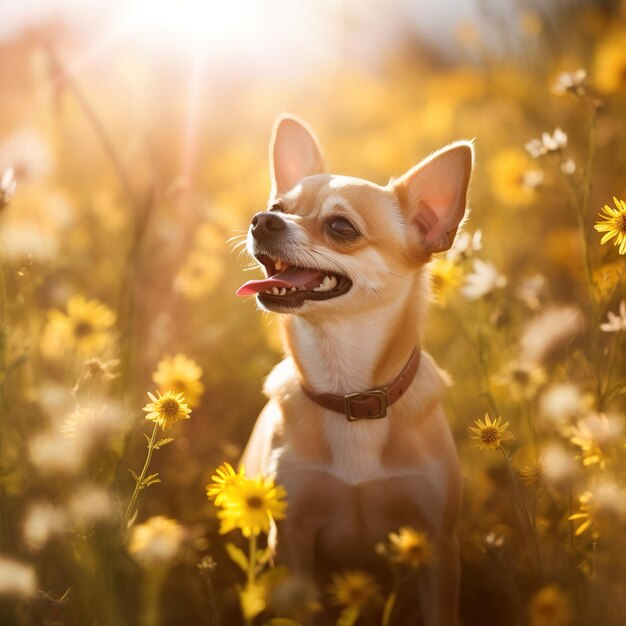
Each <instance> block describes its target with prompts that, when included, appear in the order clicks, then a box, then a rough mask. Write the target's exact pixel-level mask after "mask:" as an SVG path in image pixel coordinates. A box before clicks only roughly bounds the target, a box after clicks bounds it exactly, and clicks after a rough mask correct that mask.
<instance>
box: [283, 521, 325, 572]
mask: <svg viewBox="0 0 626 626" xmlns="http://www.w3.org/2000/svg"><path fill="white" fill-rule="evenodd" d="M316 535H317V526H316V525H315V524H314V523H312V521H311V520H307V519H306V518H304V516H298V515H297V514H294V515H291V517H289V516H288V517H287V519H285V520H283V521H282V522H280V524H279V525H278V537H277V546H276V560H277V562H278V563H279V564H281V565H285V566H287V568H288V569H289V570H290V572H292V573H293V574H297V575H303V576H307V575H310V574H311V572H312V571H313V564H314V557H315V554H314V548H315V537H316Z"/></svg>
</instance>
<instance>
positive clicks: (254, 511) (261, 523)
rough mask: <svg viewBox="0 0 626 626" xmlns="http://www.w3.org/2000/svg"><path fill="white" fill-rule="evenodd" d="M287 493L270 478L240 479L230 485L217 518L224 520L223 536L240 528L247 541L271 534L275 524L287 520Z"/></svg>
mask: <svg viewBox="0 0 626 626" xmlns="http://www.w3.org/2000/svg"><path fill="white" fill-rule="evenodd" d="M286 495H287V494H286V492H285V489H284V488H283V487H281V486H280V485H276V484H274V479H273V478H272V477H271V476H268V477H266V478H264V477H262V476H257V477H256V478H247V477H245V476H241V477H238V478H237V479H236V480H234V481H232V479H231V483H229V486H228V492H227V495H226V494H225V496H224V498H223V500H222V502H221V506H222V510H221V511H219V512H218V514H217V516H218V518H219V519H221V520H222V523H221V526H220V533H221V534H225V533H228V532H230V531H231V530H234V529H235V528H239V529H240V530H241V532H242V533H243V535H244V537H251V536H255V537H256V536H257V535H259V534H260V533H262V532H263V533H268V532H269V529H270V523H271V522H272V521H273V520H278V519H283V518H284V517H285V509H286V508H287V503H286V502H285V497H286Z"/></svg>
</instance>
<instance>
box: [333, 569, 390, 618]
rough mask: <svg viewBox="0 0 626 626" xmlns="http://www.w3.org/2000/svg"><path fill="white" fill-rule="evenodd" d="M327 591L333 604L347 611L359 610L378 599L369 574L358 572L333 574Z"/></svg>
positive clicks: (376, 587)
mask: <svg viewBox="0 0 626 626" xmlns="http://www.w3.org/2000/svg"><path fill="white" fill-rule="evenodd" d="M329 591H330V594H331V596H332V601H333V603H334V604H336V605H338V606H342V607H345V608H347V609H357V610H360V609H362V608H363V607H364V606H366V605H368V604H370V603H372V602H375V601H378V600H379V599H380V592H379V590H378V585H377V584H376V581H375V580H374V579H373V578H372V576H370V575H369V574H367V573H365V572H360V571H358V570H347V571H345V572H342V573H341V574H333V576H332V585H331V586H330V589H329Z"/></svg>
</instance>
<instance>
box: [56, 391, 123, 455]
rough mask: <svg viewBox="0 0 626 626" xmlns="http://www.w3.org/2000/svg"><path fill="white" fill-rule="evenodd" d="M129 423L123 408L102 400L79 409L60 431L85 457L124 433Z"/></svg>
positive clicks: (70, 416) (64, 423) (68, 418)
mask: <svg viewBox="0 0 626 626" xmlns="http://www.w3.org/2000/svg"><path fill="white" fill-rule="evenodd" d="M128 422H129V420H128V418H127V415H126V413H125V412H124V411H123V409H122V407H121V406H119V405H118V404H116V403H115V402H113V401H107V400H106V399H105V398H100V399H98V400H96V401H92V403H91V404H90V405H89V406H85V407H77V408H76V410H75V411H73V412H72V413H71V414H70V415H69V416H68V417H67V419H66V420H65V421H64V422H63V424H62V425H61V428H60V430H61V433H62V434H63V435H64V436H65V437H66V438H67V439H69V440H71V441H72V442H73V443H74V444H75V445H76V448H77V452H78V453H79V454H83V455H84V454H87V453H89V452H90V451H91V450H93V449H94V447H96V446H102V445H106V444H107V443H109V442H111V440H112V439H113V438H115V437H116V436H117V435H120V434H122V433H124V432H125V431H126V429H127V427H128V425H129V424H128Z"/></svg>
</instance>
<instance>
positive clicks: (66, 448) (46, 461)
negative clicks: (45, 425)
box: [28, 431, 80, 474]
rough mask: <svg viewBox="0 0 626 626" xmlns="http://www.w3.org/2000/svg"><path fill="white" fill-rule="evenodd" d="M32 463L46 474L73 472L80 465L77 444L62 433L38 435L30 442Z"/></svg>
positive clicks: (29, 448)
mask: <svg viewBox="0 0 626 626" xmlns="http://www.w3.org/2000/svg"><path fill="white" fill-rule="evenodd" d="M28 451H29V458H30V461H31V463H32V464H33V465H34V466H35V467H36V468H37V469H38V470H39V471H40V472H42V473H44V474H72V473H74V472H76V471H77V470H78V469H79V467H80V457H79V455H78V454H77V450H76V445H75V444H74V443H73V442H72V441H70V440H68V439H67V438H66V437H63V435H62V434H61V433H56V432H53V431H52V432H47V433H41V434H39V435H36V436H35V437H33V438H32V439H31V440H30V441H29V442H28Z"/></svg>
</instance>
